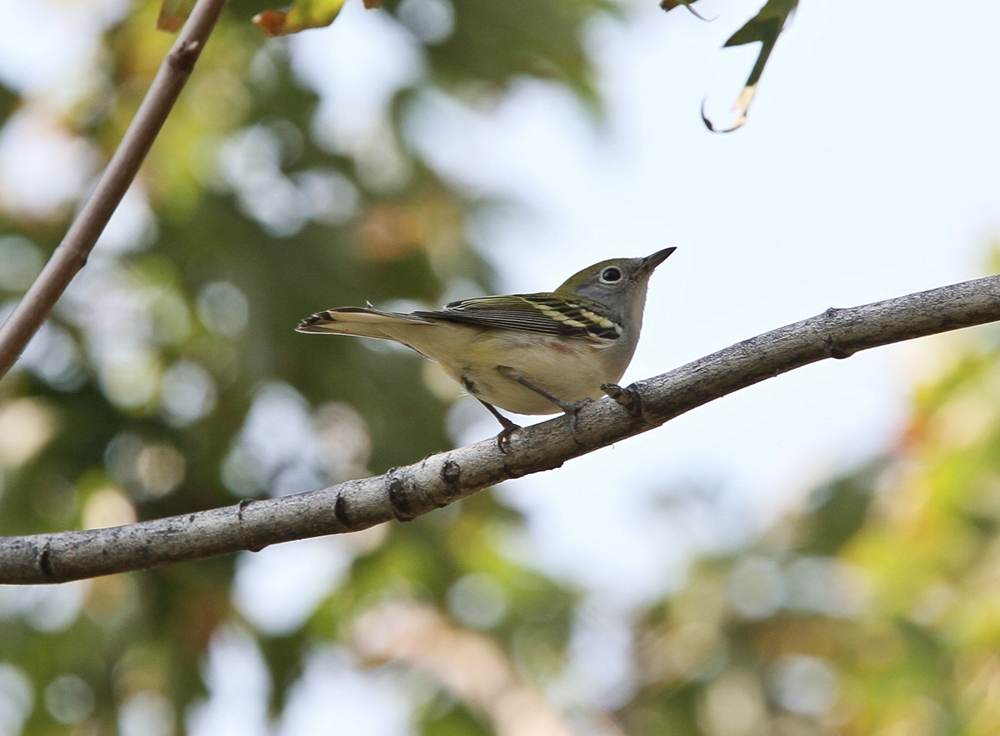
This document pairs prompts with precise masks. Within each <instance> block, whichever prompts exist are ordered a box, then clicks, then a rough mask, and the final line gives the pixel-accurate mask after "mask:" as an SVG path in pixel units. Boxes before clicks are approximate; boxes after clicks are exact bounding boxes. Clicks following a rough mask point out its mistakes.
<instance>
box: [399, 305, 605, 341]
mask: <svg viewBox="0 0 1000 736" xmlns="http://www.w3.org/2000/svg"><path fill="white" fill-rule="evenodd" d="M413 314H414V316H416V317H421V318H424V319H436V320H442V321H446V322H458V323H463V324H473V325H480V326H483V327H495V328H499V329H508V330H522V331H525V332H539V333H542V334H546V335H561V336H564V337H591V338H599V339H604V340H614V339H617V338H618V337H619V335H621V333H622V327H621V325H620V324H619V323H618V322H617V321H616V320H615V319H613V318H612V316H611V315H610V314H609V313H608V310H607V309H606V308H605V307H603V306H602V305H600V304H598V303H597V302H594V301H592V300H590V299H585V298H583V297H566V296H562V295H561V294H512V295H509V296H484V297H476V298H474V299H464V300H462V301H458V302H452V303H451V304H448V305H447V306H446V307H445V308H444V309H443V310H440V311H434V312H414V313H413Z"/></svg>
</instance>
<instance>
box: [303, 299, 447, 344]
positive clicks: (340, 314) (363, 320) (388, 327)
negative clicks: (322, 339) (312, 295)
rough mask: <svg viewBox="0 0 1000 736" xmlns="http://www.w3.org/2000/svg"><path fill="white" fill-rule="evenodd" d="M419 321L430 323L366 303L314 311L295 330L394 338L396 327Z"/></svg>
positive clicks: (424, 323)
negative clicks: (384, 310)
mask: <svg viewBox="0 0 1000 736" xmlns="http://www.w3.org/2000/svg"><path fill="white" fill-rule="evenodd" d="M421 324H423V325H429V324H433V323H432V322H430V321H429V320H425V319H421V318H420V317H415V316H413V315H410V314H400V313H398V312H383V311H381V310H379V309H375V307H373V306H372V305H370V304H369V305H368V306H367V307H341V308H340V309H328V310H326V311H325V312H317V313H316V314H314V315H313V316H312V317H307V318H306V319H304V320H302V321H301V322H300V323H299V326H298V327H296V328H295V331H296V332H319V333H326V334H334V335H359V336H361V337H374V338H377V339H381V340H397V339H399V338H398V337H397V334H398V328H399V327H409V326H413V325H421Z"/></svg>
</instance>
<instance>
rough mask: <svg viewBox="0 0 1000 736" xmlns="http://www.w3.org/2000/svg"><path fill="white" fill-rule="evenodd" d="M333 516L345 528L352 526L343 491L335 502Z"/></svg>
mask: <svg viewBox="0 0 1000 736" xmlns="http://www.w3.org/2000/svg"><path fill="white" fill-rule="evenodd" d="M333 518H334V519H336V520H337V523H338V524H340V525H341V526H342V527H344V529H350V528H351V519H350V517H348V515H347V499H346V498H344V494H343V492H341V493H338V494H337V500H336V501H334V502H333Z"/></svg>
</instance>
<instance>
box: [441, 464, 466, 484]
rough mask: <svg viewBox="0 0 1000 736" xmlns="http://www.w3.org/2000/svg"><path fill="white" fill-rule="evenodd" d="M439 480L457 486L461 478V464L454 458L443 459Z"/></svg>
mask: <svg viewBox="0 0 1000 736" xmlns="http://www.w3.org/2000/svg"><path fill="white" fill-rule="evenodd" d="M441 480H443V481H444V482H445V485H449V486H457V485H458V484H459V483H460V482H461V480H462V466H461V465H459V464H458V463H456V462H455V461H454V460H445V461H444V465H442V466H441Z"/></svg>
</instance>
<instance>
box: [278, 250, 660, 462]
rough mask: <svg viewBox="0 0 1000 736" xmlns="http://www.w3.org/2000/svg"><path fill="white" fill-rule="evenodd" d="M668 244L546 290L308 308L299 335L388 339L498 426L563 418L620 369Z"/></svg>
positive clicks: (504, 434)
mask: <svg viewBox="0 0 1000 736" xmlns="http://www.w3.org/2000/svg"><path fill="white" fill-rule="evenodd" d="M675 250H676V248H675V247H670V248H664V249H663V250H659V251H657V252H655V253H653V254H652V255H648V256H646V257H644V258H614V259H611V260H606V261H601V262H600V263H595V264H594V265H592V266H588V267H587V268H584V269H583V270H581V271H579V272H577V273H575V274H574V275H572V276H570V277H569V278H568V279H567V280H566V281H565V282H563V284H562V285H561V286H559V287H558V288H557V289H556V290H555V291H552V292H540V293H533V294H509V295H498V296H483V297H474V298H472V299H463V300H461V301H456V302H451V303H450V304H448V305H446V306H445V307H444V308H443V309H440V310H435V311H430V310H418V311H414V312H409V313H400V312H387V311H382V310H380V309H376V308H375V307H374V306H372V305H371V304H370V303H369V304H367V305H366V306H364V307H339V308H336V309H328V310H326V311H323V312H317V313H316V314H314V315H312V316H311V317H307V318H306V319H304V320H302V321H301V323H300V324H299V325H298V327H297V328H296V331H298V332H305V333H321V334H335V335H356V336H360V337H369V338H375V339H378V340H391V341H393V342H398V343H400V344H402V345H405V346H406V347H408V348H411V349H412V350H415V351H416V352H418V353H420V354H421V355H423V356H424V357H426V358H429V359H430V360H433V361H437V362H438V363H439V364H440V365H441V367H442V368H443V369H444V371H445V373H447V374H448V375H449V376H450V377H451V378H453V379H454V380H455V381H457V382H458V383H459V384H461V385H462V386H463V387H464V388H465V390H466V391H468V392H469V394H471V395H472V396H473V397H475V398H476V399H478V400H479V402H480V403H481V404H483V406H485V407H486V408H487V409H488V410H489V411H490V413H491V414H493V416H494V417H496V419H497V420H498V421H499V422H500V424H501V426H502V427H503V430H502V431H501V433H500V435H498V442H500V443H501V449H503V441H504V440H506V439H507V438H508V437H509V436H510V434H511V433H512V432H514V431H516V430H518V429H520V428H521V427H520V426H519V425H518V424H516V423H514V422H513V421H512V420H510V419H508V418H507V417H505V416H504V415H503V414H501V413H500V412H499V411H498V410H497V409H498V408H499V409H504V410H506V411H509V412H512V413H514V414H526V415H548V414H557V413H559V412H560V411H561V412H564V413H565V414H567V415H569V417H570V426H571V429H574V430H575V420H576V413H577V412H578V411H579V410H580V408H582V407H583V406H585V405H586V404H588V403H590V401H592V400H594V399H598V398H601V397H602V396H603V395H604V394H605V391H604V390H603V389H602V386H606V385H614V384H617V382H618V380H620V379H621V377H622V375H623V374H624V373H625V369H626V368H627V367H628V364H629V362H631V360H632V355H633V353H634V352H635V348H636V345H637V344H638V342H639V333H640V331H641V329H642V314H643V309H644V307H645V304H646V289H647V285H648V283H649V277H650V275H651V274H652V273H653V271H654V270H655V269H656V267H657V266H659V265H660V264H661V263H663V261H665V260H666V259H667V258H668V257H669V256H670V254H671V253H673V252H674V251H675Z"/></svg>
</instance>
